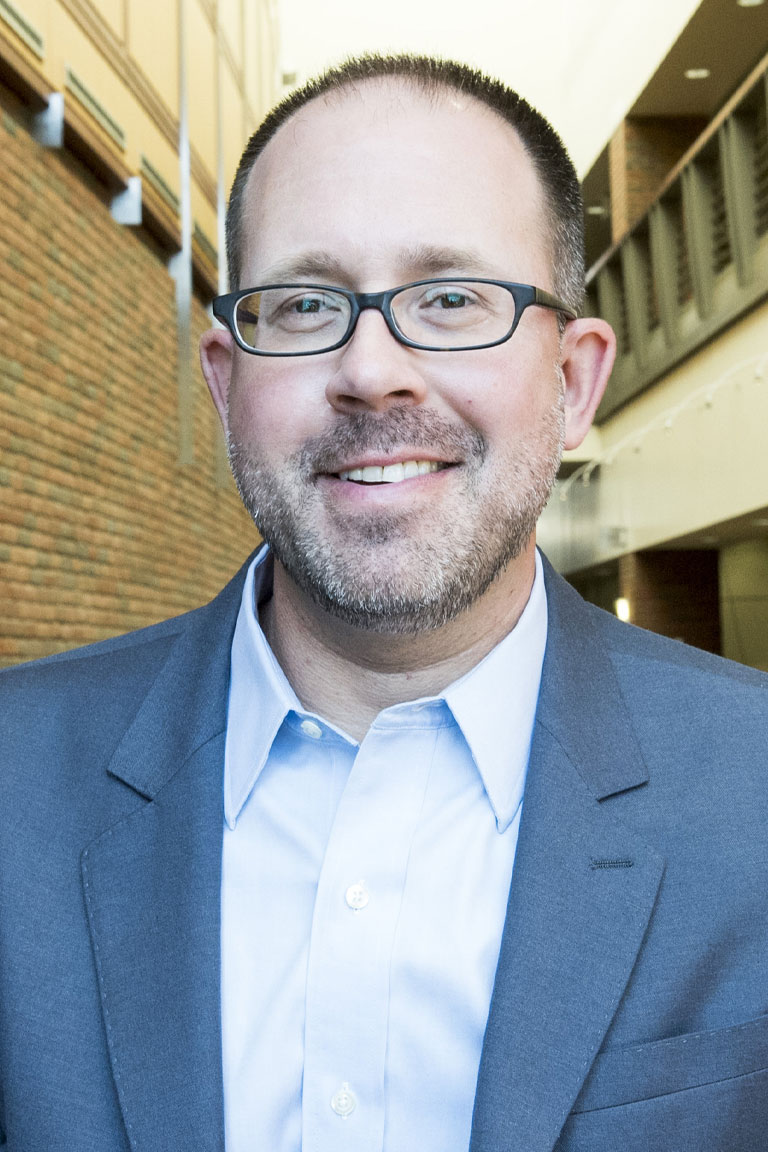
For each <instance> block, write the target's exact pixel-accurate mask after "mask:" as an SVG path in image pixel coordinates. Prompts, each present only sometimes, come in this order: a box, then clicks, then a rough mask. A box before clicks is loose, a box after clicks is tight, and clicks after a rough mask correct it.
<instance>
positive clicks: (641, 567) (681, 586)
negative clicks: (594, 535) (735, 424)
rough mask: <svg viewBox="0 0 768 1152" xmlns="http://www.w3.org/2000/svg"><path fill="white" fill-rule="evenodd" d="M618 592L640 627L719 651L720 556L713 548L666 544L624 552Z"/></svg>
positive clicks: (633, 622) (621, 558)
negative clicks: (643, 549) (667, 546)
mask: <svg viewBox="0 0 768 1152" xmlns="http://www.w3.org/2000/svg"><path fill="white" fill-rule="evenodd" d="M619 595H620V596H622V597H623V598H624V599H626V600H627V601H628V603H629V619H630V621H631V623H632V624H637V625H638V627H640V628H648V629H649V630H650V631H651V632H658V633H660V634H661V635H662V636H671V637H673V638H674V639H676V640H684V641H685V643H686V644H693V645H694V647H696V648H703V649H705V650H706V651H708V652H719V651H720V605H719V588H718V555H717V551H716V550H714V549H682V548H680V549H677V548H675V549H664V550H661V549H660V550H659V551H656V550H653V551H647V552H631V553H629V554H628V555H626V556H621V557H619Z"/></svg>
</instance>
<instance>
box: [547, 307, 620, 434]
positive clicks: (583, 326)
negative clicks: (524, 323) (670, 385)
mask: <svg viewBox="0 0 768 1152" xmlns="http://www.w3.org/2000/svg"><path fill="white" fill-rule="evenodd" d="M615 358H616V336H615V335H614V332H613V329H612V328H611V326H610V324H607V323H606V321H605V320H601V319H599V318H598V317H596V316H587V317H585V318H584V319H582V320H572V321H571V322H570V324H568V325H567V327H566V329H565V332H564V333H563V344H562V355H561V361H560V364H561V367H562V370H563V377H564V379H565V447H566V448H578V446H579V444H581V442H582V440H583V439H584V437H585V436H586V434H587V432H588V431H589V428H590V425H591V424H592V420H593V418H594V415H595V412H596V411H597V406H598V404H599V403H600V401H601V400H602V398H603V393H604V392H605V386H606V384H607V383H608V378H609V376H610V374H611V369H612V368H613V362H614V359H615Z"/></svg>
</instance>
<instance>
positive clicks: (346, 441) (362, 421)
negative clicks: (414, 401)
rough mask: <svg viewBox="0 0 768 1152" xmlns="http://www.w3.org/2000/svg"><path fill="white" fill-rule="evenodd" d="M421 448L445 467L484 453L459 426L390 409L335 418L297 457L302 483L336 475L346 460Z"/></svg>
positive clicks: (473, 433)
mask: <svg viewBox="0 0 768 1152" xmlns="http://www.w3.org/2000/svg"><path fill="white" fill-rule="evenodd" d="M403 446H407V447H408V448H409V449H410V448H425V449H427V450H428V451H430V452H434V453H437V454H438V455H439V456H442V457H444V458H445V459H446V460H447V461H450V462H459V461H460V462H462V463H465V462H468V461H475V462H477V461H481V460H482V459H483V458H484V456H485V454H486V449H487V445H486V440H485V437H484V436H481V434H480V433H479V432H478V431H477V430H476V429H473V428H467V427H460V426H457V425H456V424H454V423H453V422H451V421H450V420H446V419H445V418H444V417H442V416H439V415H437V413H434V412H432V413H426V412H424V411H423V410H421V409H417V408H410V407H394V408H390V409H389V410H388V411H387V412H384V413H381V414H377V413H375V412H354V413H351V414H349V415H346V416H343V417H340V418H339V421H338V423H336V424H335V425H334V426H333V428H329V429H328V430H327V431H325V432H323V433H321V434H320V435H319V436H313V437H312V438H311V439H309V440H307V441H306V443H305V444H304V446H303V447H302V449H301V451H300V452H299V453H298V463H299V469H300V471H301V474H302V476H304V477H305V478H306V479H309V478H311V477H312V476H315V475H317V474H318V473H320V472H325V473H331V472H339V471H340V470H341V468H342V467H344V465H345V464H347V463H348V461H349V460H350V459H351V458H353V457H355V456H356V455H362V454H363V453H365V452H380V453H387V452H392V451H394V450H395V449H396V448H401V447H403Z"/></svg>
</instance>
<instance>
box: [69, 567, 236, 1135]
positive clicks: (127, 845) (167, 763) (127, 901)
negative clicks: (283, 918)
mask: <svg viewBox="0 0 768 1152" xmlns="http://www.w3.org/2000/svg"><path fill="white" fill-rule="evenodd" d="M241 585H242V573H241V574H240V577H239V578H236V580H235V581H233V583H232V584H231V585H229V586H228V588H227V589H225V591H224V592H223V593H222V595H221V596H220V597H219V598H217V600H216V601H214V602H213V604H211V605H209V606H208V607H207V608H206V609H202V610H201V611H200V612H199V613H196V614H194V615H193V616H192V617H191V618H189V619H188V621H187V622H186V626H185V627H184V629H183V631H181V632H180V635H179V637H178V639H177V640H176V642H175V644H174V647H173V649H172V651H171V654H170V656H169V658H168V660H167V661H166V664H165V666H164V667H163V669H162V671H161V673H160V675H159V676H158V678H157V680H156V681H155V683H154V685H153V686H152V688H151V689H150V691H149V693H148V695H147V697H146V698H145V700H144V703H143V705H142V707H141V708H140V710H139V712H138V713H137V715H136V717H135V719H134V722H133V724H132V726H131V728H130V729H129V730H128V732H127V733H126V734H125V736H124V738H123V740H122V741H121V743H120V745H119V746H118V748H117V750H116V752H115V754H114V756H113V759H112V763H111V765H110V768H109V771H110V773H111V774H112V775H114V776H116V777H118V778H119V779H121V780H122V781H123V782H124V783H126V784H128V785H129V786H130V787H132V788H133V789H134V790H135V791H137V792H139V793H140V794H141V795H142V796H144V797H145V798H146V800H147V803H145V804H143V805H142V806H141V807H139V808H137V809H136V811H134V812H133V814H132V815H130V816H129V817H128V818H126V819H124V820H122V821H121V822H120V823H118V824H116V825H114V826H113V827H110V828H109V829H107V831H106V832H104V833H103V835H102V836H101V837H100V838H99V839H98V840H96V841H95V842H94V843H93V844H91V845H89V846H88V847H87V848H86V849H85V851H84V852H83V854H82V874H83V886H84V894H85V902H86V908H87V912H88V920H89V926H90V930H91V936H92V941H93V949H94V956H95V960H96V966H97V970H98V978H99V989H100V993H101V998H102V1009H103V1014H104V1021H105V1027H106V1033H107V1041H108V1045H109V1053H110V1059H111V1062H112V1070H113V1075H114V1078H115V1083H116V1085H117V1090H118V1096H119V1099H120V1104H121V1107H122V1111H123V1118H124V1121H125V1126H126V1131H127V1132H128V1136H129V1139H130V1142H131V1147H133V1148H136V1149H139V1148H162V1149H163V1150H164V1152H188V1150H189V1149H190V1148H194V1149H196V1150H200V1152H214V1150H217V1152H221V1150H223V1147H224V1124H223V1091H222V1071H221V1025H220V943H219V938H220V883H221V841H222V821H223V814H222V773H223V764H224V746H225V732H226V706H227V690H228V682H229V651H230V643H231V636H232V629H233V627H234V621H235V618H236V614H237V606H238V603H239V596H240V591H241Z"/></svg>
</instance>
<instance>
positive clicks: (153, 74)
mask: <svg viewBox="0 0 768 1152" xmlns="http://www.w3.org/2000/svg"><path fill="white" fill-rule="evenodd" d="M126 2H127V3H128V5H129V9H128V49H129V51H130V53H131V56H132V57H133V59H134V60H135V61H136V63H137V64H138V65H139V67H140V68H141V70H142V72H144V73H145V75H146V76H147V77H148V78H149V80H150V81H151V83H152V85H153V86H154V88H155V89H156V91H157V92H158V94H159V95H160V97H161V98H162V100H163V101H164V103H165V104H166V105H167V106H168V108H170V110H171V112H172V113H173V115H174V116H177V115H178V112H179V48H178V0H163V2H162V3H160V4H158V3H157V0H126Z"/></svg>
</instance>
